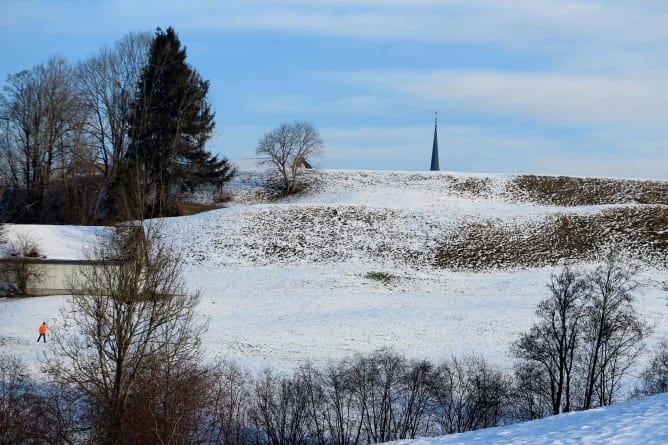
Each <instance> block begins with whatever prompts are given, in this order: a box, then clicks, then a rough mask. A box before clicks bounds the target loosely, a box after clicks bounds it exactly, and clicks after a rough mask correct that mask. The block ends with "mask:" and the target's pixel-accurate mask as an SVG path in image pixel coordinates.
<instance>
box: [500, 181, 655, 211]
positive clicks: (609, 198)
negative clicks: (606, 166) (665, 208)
mask: <svg viewBox="0 0 668 445" xmlns="http://www.w3.org/2000/svg"><path fill="white" fill-rule="evenodd" d="M508 191H509V192H510V193H511V194H513V195H516V196H518V197H519V198H520V199H521V198H524V199H526V200H529V201H531V202H535V203H538V204H547V205H558V206H582V205H600V204H628V203H638V204H654V205H656V204H664V205H666V204H668V181H651V180H631V179H609V178H578V177H570V176H537V175H520V176H515V177H514V178H513V179H512V181H511V182H510V184H509V185H508Z"/></svg>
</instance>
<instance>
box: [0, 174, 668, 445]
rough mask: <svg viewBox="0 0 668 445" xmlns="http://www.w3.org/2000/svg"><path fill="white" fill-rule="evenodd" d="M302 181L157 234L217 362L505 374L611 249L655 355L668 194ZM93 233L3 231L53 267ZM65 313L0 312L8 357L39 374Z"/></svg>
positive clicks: (241, 194)
mask: <svg viewBox="0 0 668 445" xmlns="http://www.w3.org/2000/svg"><path fill="white" fill-rule="evenodd" d="M307 179H308V183H309V184H310V186H309V190H308V191H307V192H306V193H304V194H302V195H299V196H293V197H290V198H288V199H278V198H276V196H273V195H272V192H271V189H268V188H267V176H266V175H265V174H264V173H262V172H258V171H257V170H255V169H254V168H249V169H246V170H244V169H241V172H240V175H239V176H238V178H237V179H236V180H235V182H234V183H233V184H231V189H232V190H233V191H234V197H235V198H234V200H233V201H232V202H230V203H229V204H228V206H227V207H226V208H221V209H219V210H215V211H211V212H207V213H202V214H198V215H194V216H188V217H179V218H167V219H164V220H161V221H159V222H158V223H159V224H160V226H161V231H162V233H163V234H164V236H165V240H168V241H169V242H171V243H173V245H174V246H175V247H176V249H177V251H178V252H179V253H180V254H181V256H182V258H183V266H184V277H185V280H186V282H187V284H188V286H189V287H190V288H191V289H192V290H198V291H199V292H200V293H201V301H200V304H199V313H200V314H201V315H202V316H203V317H205V318H206V319H207V320H208V329H207V331H206V332H204V333H203V339H204V348H205V350H206V352H207V355H208V356H209V357H222V358H226V359H231V360H235V361H237V362H238V363H239V364H241V365H243V366H245V367H248V368H251V369H254V370H259V369H261V368H264V367H272V368H277V369H282V370H292V369H294V368H295V367H296V366H297V365H298V364H299V363H302V362H303V361H305V360H312V361H314V362H315V363H316V364H317V363H322V362H325V361H327V360H335V359H339V358H343V357H348V356H351V355H352V354H354V353H356V352H370V351H373V350H375V349H378V348H382V347H391V348H393V349H394V350H395V351H396V352H398V353H401V354H404V355H405V356H407V357H410V358H428V359H431V360H433V361H434V362H438V361H440V360H443V359H447V358H450V357H451V356H457V357H461V356H464V355H467V354H479V355H481V356H483V357H484V358H486V359H487V360H488V362H489V363H490V364H491V365H492V366H495V367H498V368H501V369H508V368H509V367H510V365H511V361H510V358H509V353H508V350H509V346H510V344H511V343H512V341H513V340H514V339H516V338H517V336H518V334H519V333H520V332H522V331H524V330H526V329H527V328H528V326H529V325H530V323H531V322H532V321H533V319H534V310H535V307H536V304H537V303H538V302H539V301H540V300H541V299H543V298H544V297H545V296H546V295H547V290H546V288H545V284H546V282H547V280H548V279H549V276H550V274H551V273H553V272H554V271H556V270H558V268H559V267H560V266H559V264H561V263H563V262H565V261H569V262H575V263H577V264H578V265H580V266H581V267H589V266H591V264H592V263H593V262H594V261H595V260H596V259H597V255H601V254H603V253H604V252H606V251H607V250H618V251H619V253H622V254H624V255H627V256H629V257H632V258H635V259H636V260H640V261H643V262H644V268H643V273H642V275H641V276H640V277H639V278H640V279H641V286H640V287H639V289H638V291H637V292H636V302H635V305H636V308H637V309H638V311H639V312H640V314H642V316H643V317H645V318H646V320H647V321H648V322H649V323H651V324H653V325H654V326H655V329H654V333H653V336H652V338H651V340H650V341H649V342H648V343H649V346H650V347H651V346H652V344H653V343H655V342H656V341H658V340H659V339H661V338H663V337H665V336H667V335H668V307H667V306H666V296H667V293H666V290H665V287H666V283H668V267H667V266H666V252H668V244H666V243H668V215H667V214H666V212H667V211H668V202H666V201H667V200H668V183H667V182H665V181H664V182H662V181H654V182H647V181H644V182H643V181H615V180H602V179H601V180H596V179H587V178H581V179H578V178H552V179H550V178H541V177H531V176H524V177H513V176H506V175H463V174H454V173H445V172H429V173H414V172H411V173H409V172H377V171H346V170H344V171H340V170H324V171H312V172H308V174H307ZM611 215H612V216H611ZM98 232H99V229H96V228H90V227H73V226H10V227H9V237H10V239H14V238H15V237H16V236H17V235H18V234H20V233H27V234H30V235H31V236H32V237H34V238H36V239H37V240H38V241H39V242H40V244H41V246H42V248H43V250H44V252H45V253H46V255H47V257H50V258H79V257H81V256H83V252H84V251H85V250H86V249H87V248H88V247H89V246H90V245H91V244H92V243H94V242H95V239H96V234H97V233H98ZM592 247H594V248H592ZM66 301H67V298H66V297H64V296H51V297H41V298H35V299H17V300H7V299H5V300H0V347H2V349H3V350H4V351H10V352H13V353H14V354H16V355H18V356H20V357H22V358H23V359H24V360H26V361H28V362H29V363H32V364H33V369H34V370H35V371H38V363H39V362H38V360H39V357H40V355H41V353H42V352H43V351H44V349H45V348H50V347H51V344H49V343H47V344H46V345H45V344H43V343H40V344H38V343H36V341H35V340H36V338H37V327H38V325H39V324H40V323H41V322H42V321H44V320H46V321H47V323H48V324H50V325H51V326H58V325H59V323H60V317H59V310H60V309H61V308H63V307H65V305H66ZM641 365H642V361H641V362H639V366H641ZM667 405H668V399H667V398H666V397H664V396H659V397H655V398H650V399H646V400H643V401H640V402H633V403H629V404H622V405H617V406H614V407H612V408H609V409H607V410H593V411H589V412H585V413H575V414H569V415H564V416H558V417H553V418H549V419H545V420H542V421H539V422H533V423H528V424H521V425H513V426H509V427H504V428H496V429H491V430H485V431H479V432H474V433H470V434H464V435H457V436H450V437H446V438H437V439H425V440H418V441H415V442H420V445H421V444H422V443H423V442H424V443H425V445H441V444H444V445H445V444H450V443H458V444H460V443H461V444H469V443H499V444H501V443H508V444H509V443H518V444H521V443H527V444H529V443H531V444H542V443H545V444H547V443H646V444H650V443H665V442H666V440H668V432H667V431H666V429H667V427H666V425H668V422H667V420H668V418H667V416H668V406H667ZM411 445H417V444H414V443H412V444H411Z"/></svg>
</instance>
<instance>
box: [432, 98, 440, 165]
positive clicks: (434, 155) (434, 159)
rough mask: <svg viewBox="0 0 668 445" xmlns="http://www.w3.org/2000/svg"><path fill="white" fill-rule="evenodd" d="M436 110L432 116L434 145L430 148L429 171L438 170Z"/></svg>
mask: <svg viewBox="0 0 668 445" xmlns="http://www.w3.org/2000/svg"><path fill="white" fill-rule="evenodd" d="M438 170H440V169H439V168H438V111H437V112H436V115H435V116H434V145H433V147H432V149H431V171H438Z"/></svg>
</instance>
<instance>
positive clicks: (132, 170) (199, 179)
mask: <svg viewBox="0 0 668 445" xmlns="http://www.w3.org/2000/svg"><path fill="white" fill-rule="evenodd" d="M208 90H209V82H208V81H206V80H203V79H202V78H201V76H200V75H199V74H198V73H197V71H195V70H194V69H193V68H192V67H191V66H189V65H188V64H187V63H186V49H185V48H182V47H181V42H180V41H179V38H178V36H177V35H176V33H175V32H174V29H173V28H171V27H170V28H168V29H167V31H162V30H161V29H160V28H158V30H157V31H156V34H155V37H154V39H153V42H152V44H151V50H150V53H149V60H148V63H147V65H146V67H145V68H144V70H143V72H142V75H141V79H140V81H139V85H138V88H137V92H136V96H135V101H134V104H133V108H132V112H131V115H130V122H129V134H130V139H131V141H130V144H129V147H128V151H127V153H126V154H125V155H124V157H123V161H122V163H121V164H122V165H121V166H120V167H121V168H122V169H123V172H124V174H122V175H119V180H120V181H122V182H123V187H122V189H123V193H122V195H121V196H119V195H118V194H117V195H116V196H115V204H116V207H117V208H116V210H117V211H119V210H121V211H122V212H123V213H121V215H120V216H122V217H131V218H133V217H134V218H137V217H157V216H167V215H174V214H176V212H177V197H178V193H179V191H181V190H184V189H186V188H189V189H192V188H194V187H196V186H197V185H200V184H204V183H212V184H216V185H221V184H222V183H224V182H225V181H227V180H229V179H230V177H231V175H232V170H231V169H230V166H229V164H228V162H227V160H226V159H220V160H219V159H218V158H217V157H216V156H211V153H210V152H208V151H206V150H205V144H206V142H207V141H208V140H209V138H210V137H211V134H212V132H213V128H214V125H215V123H214V113H213V111H212V110H211V106H210V104H209V103H208V101H207V98H206V95H207V93H208Z"/></svg>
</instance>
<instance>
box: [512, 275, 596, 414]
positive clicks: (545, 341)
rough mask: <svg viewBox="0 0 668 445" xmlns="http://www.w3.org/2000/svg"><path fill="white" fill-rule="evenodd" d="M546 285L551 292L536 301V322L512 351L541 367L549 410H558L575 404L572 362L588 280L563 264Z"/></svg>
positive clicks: (524, 359) (578, 337) (568, 408)
mask: <svg viewBox="0 0 668 445" xmlns="http://www.w3.org/2000/svg"><path fill="white" fill-rule="evenodd" d="M547 287H548V288H549V289H550V292H551V293H552V295H551V296H550V297H549V298H547V299H545V300H543V301H542V302H540V304H539V305H538V309H537V310H536V315H537V316H538V319H539V320H538V322H537V323H536V324H534V325H533V326H532V327H531V329H530V330H529V332H528V333H525V334H522V335H521V337H520V339H519V340H518V341H517V342H515V344H514V347H513V351H514V354H515V356H516V357H518V358H519V359H520V360H522V361H523V362H525V363H526V362H530V363H534V364H536V365H537V366H539V367H540V368H542V370H543V372H544V373H545V376H546V377H547V382H545V383H546V384H547V386H546V387H545V388H544V390H545V392H546V394H545V395H546V396H547V397H548V398H549V400H550V402H551V405H552V414H559V413H561V412H569V411H571V409H572V408H574V406H572V404H571V398H572V397H573V396H574V394H573V391H574V388H573V384H574V382H573V379H574V377H575V376H574V366H575V358H576V351H577V348H578V346H579V342H580V341H581V339H580V337H581V336H582V335H583V333H582V332H581V331H582V319H583V317H584V315H585V310H584V307H585V291H586V290H587V284H586V281H585V280H584V277H583V276H582V273H581V272H578V271H574V270H572V269H571V268H569V267H564V268H563V269H562V271H561V272H560V273H559V274H558V275H557V274H553V275H552V277H551V278H550V282H549V283H548V286H547Z"/></svg>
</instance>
